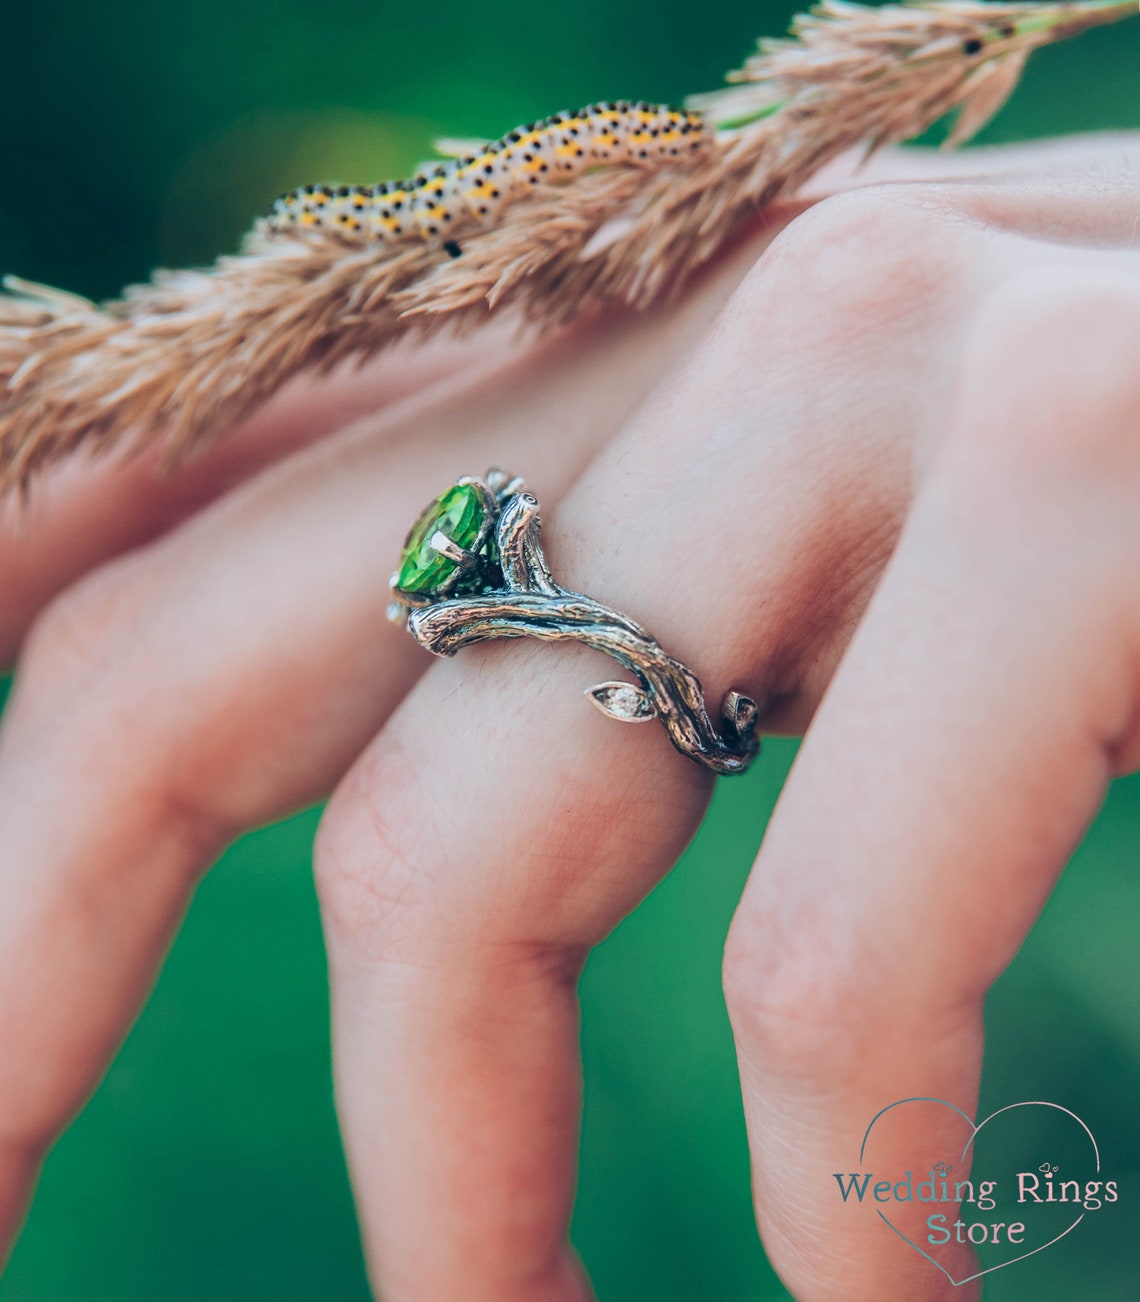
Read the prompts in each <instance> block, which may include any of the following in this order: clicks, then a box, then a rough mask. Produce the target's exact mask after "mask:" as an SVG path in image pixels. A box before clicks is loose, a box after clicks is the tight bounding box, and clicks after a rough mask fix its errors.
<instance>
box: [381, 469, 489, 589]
mask: <svg viewBox="0 0 1140 1302" xmlns="http://www.w3.org/2000/svg"><path fill="white" fill-rule="evenodd" d="M485 515H486V508H485V506H484V504H483V496H482V494H481V493H480V492H479V490H478V489H477V488H476V487H475V485H474V484H456V485H455V486H454V487H453V488H449V489H448V490H447V491H446V492H445V493H440V495H439V496H438V497H437V498H436V499H435V501H434V502H432V504H431V505H430V506H429V507H427V508H426V509H425V510H424V511H423V512H422V513H421V515H420V517H419V519H418V520H417V521H416V522H415V524H414V525H412V529H411V532H410V533H409V534H408V537H407V539H406V541H405V542H404V550H403V551H402V552H401V553H400V572H399V577H398V579H397V581H396V586H397V587H398V588H402V589H403V590H404V591H405V592H432V591H434V589H436V588H438V587H439V586H440V584H441V583H443V582H444V581H445V580H447V579H449V578H450V577H451V575H452V574H453V573H454V572H455V569H456V562H455V561H453V560H450V559H449V558H448V557H446V556H444V555H442V554H441V553H440V552H437V551H436V550H435V548H434V547H432V545H431V537H432V534H434V533H435V532H436V530H439V532H440V533H445V534H446V535H447V536H448V537H449V538H450V539H451V540H452V541H453V542H456V543H458V544H459V546H460V547H468V548H470V547H473V546H474V545H475V543H476V541H477V540H478V538H479V531H480V529H481V528H482V527H483V519H484V516H485Z"/></svg>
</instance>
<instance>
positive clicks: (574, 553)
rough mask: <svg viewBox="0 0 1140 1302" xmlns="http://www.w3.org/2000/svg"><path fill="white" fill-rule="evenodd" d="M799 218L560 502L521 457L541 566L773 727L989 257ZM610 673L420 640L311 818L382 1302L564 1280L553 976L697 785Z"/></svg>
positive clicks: (877, 541)
mask: <svg viewBox="0 0 1140 1302" xmlns="http://www.w3.org/2000/svg"><path fill="white" fill-rule="evenodd" d="M797 226H798V227H799V228H800V229H799V233H798V234H796V230H797ZM797 226H794V227H793V228H791V229H790V230H789V231H788V232H786V233H785V235H784V236H783V237H782V239H781V240H780V241H779V242H778V243H777V244H775V245H773V247H772V248H771V249H770V250H769V253H768V255H767V256H766V258H765V259H764V260H763V261H762V262H761V264H760V265H759V267H757V269H756V270H755V271H754V273H753V274H752V275H751V276H750V277H749V279H748V281H746V282H745V284H744V285H743V286H742V287H741V289H740V291H739V292H738V294H737V295H736V296H735V297H734V299H733V300H732V302H731V303H730V304H729V306H728V307H727V308H726V310H725V312H724V313H723V314H722V316H721V318H720V319H719V321H718V323H717V325H716V326H715V328H714V329H713V330H712V331H711V332H710V333H709V335H708V337H707V338H706V339H705V341H704V343H703V345H702V347H701V348H700V349H699V350H698V351H697V352H696V354H695V356H694V357H693V359H692V361H691V363H690V364H689V365H688V366H686V368H685V369H684V370H683V371H682V372H681V373H680V375H678V376H677V377H676V378H674V379H671V380H670V381H669V382H667V383H666V384H664V385H662V386H661V387H660V391H659V392H658V393H657V394H656V396H655V397H654V399H653V400H652V401H651V402H649V403H648V404H647V405H646V407H645V408H644V409H642V410H641V411H640V412H639V413H638V415H637V417H636V418H635V419H634V421H633V422H631V424H630V426H629V427H628V428H627V429H626V430H625V431H624V432H623V434H622V435H621V437H620V438H618V439H617V440H615V442H614V443H612V444H610V445H608V446H607V448H606V449H605V450H604V452H603V453H601V454H599V456H598V457H597V458H596V459H595V460H594V462H593V463H592V464H591V465H590V467H589V469H588V471H587V472H586V473H585V474H584V475H583V476H582V477H581V479H580V480H579V481H578V482H577V483H576V484H575V486H574V488H573V490H572V491H571V493H570V494H569V495H568V496H567V497H566V499H565V500H564V501H563V502H562V503H561V504H560V505H558V507H557V508H556V509H554V510H549V509H548V508H547V507H546V504H545V496H546V494H545V489H544V486H543V484H542V479H541V476H538V475H531V474H530V472H529V467H528V466H526V465H525V464H524V463H518V464H516V465H515V466H514V467H512V468H514V469H519V470H526V471H527V472H528V478H529V481H530V482H531V483H532V484H534V486H535V488H536V491H538V492H539V494H540V496H541V497H542V498H543V501H544V512H543V519H544V521H545V522H546V526H547V539H548V555H549V556H550V558H551V562H552V568H553V572H554V575H555V578H556V580H557V581H558V582H560V583H562V584H564V585H565V586H568V587H571V588H573V589H575V590H577V591H582V592H585V593H587V594H589V595H591V596H593V597H596V598H597V599H599V600H601V601H604V602H605V603H606V604H608V605H611V606H612V607H614V608H615V609H617V610H619V611H625V612H628V613H629V614H631V615H632V616H633V617H634V618H635V619H637V620H639V621H640V622H643V623H644V624H645V625H646V626H647V627H649V628H650V629H652V630H653V631H654V633H655V635H656V636H657V637H658V638H659V639H660V640H661V642H662V644H663V645H664V646H665V647H666V648H667V649H668V650H669V651H670V653H672V654H674V655H677V656H678V657H680V659H681V660H683V661H684V662H685V663H687V664H689V665H690V666H692V667H693V668H694V669H695V670H696V671H697V672H698V674H699V675H700V677H701V679H702V681H703V682H704V683H705V687H706V696H707V699H708V700H709V701H710V702H712V703H713V709H714V712H715V708H716V707H715V703H716V702H717V701H719V700H720V698H721V697H722V696H723V694H724V692H725V691H726V690H727V689H729V688H731V687H735V688H739V689H740V690H742V691H744V692H746V693H748V694H749V695H752V696H754V697H756V698H757V699H759V700H762V701H764V702H765V704H766V705H767V707H768V711H769V715H770V716H771V717H773V718H775V717H780V718H782V719H783V720H785V721H786V720H787V719H789V718H794V717H795V714H796V712H797V711H799V710H802V709H805V708H807V703H808V702H810V700H811V698H812V695H813V693H815V691H816V690H817V683H818V682H819V681H820V679H821V676H822V675H823V674H824V673H825V672H827V663H828V660H829V659H830V657H831V656H832V655H834V654H837V652H836V651H835V647H836V646H841V645H842V643H843V640H844V639H845V636H846V631H847V629H848V627H849V625H850V623H851V622H852V620H853V618H854V616H855V614H856V613H857V612H858V610H859V609H861V603H862V601H863V599H864V592H865V588H866V586H867V583H868V581H869V576H870V575H873V574H874V573H876V572H877V568H878V566H879V565H881V563H882V560H883V558H884V556H885V554H886V551H887V550H888V549H889V547H890V545H891V542H892V541H893V537H894V529H895V528H896V526H897V521H898V519H899V518H900V517H901V513H902V510H903V507H904V505H905V502H906V500H907V497H908V493H909V481H910V474H911V457H912V452H913V437H914V428H915V427H916V426H919V427H921V426H923V425H925V424H933V423H934V421H935V419H936V418H940V417H941V409H940V408H939V407H938V402H939V400H940V398H941V396H942V395H943V394H944V393H945V392H946V390H947V388H948V385H949V375H948V374H946V373H945V372H946V371H947V370H949V369H950V368H951V367H952V366H953V364H954V354H953V348H952V341H954V340H955V339H956V338H957V335H958V331H959V329H960V318H962V317H963V315H964V314H966V313H967V312H968V311H969V309H970V308H971V306H972V304H973V303H974V302H975V301H976V297H977V295H978V293H979V292H980V290H981V289H982V288H983V287H985V286H988V285H989V284H990V283H992V281H993V279H994V278H995V276H996V275H997V272H998V269H999V268H1000V266H1001V265H1002V262H1001V259H1002V258H1003V257H1005V256H1006V254H1005V253H1004V252H1003V253H999V252H997V250H999V249H1004V247H1005V246H1004V244H1003V240H1004V237H1001V236H998V235H994V234H992V233H990V232H987V231H985V230H983V229H982V228H980V227H979V226H977V225H976V224H974V223H969V222H963V221H961V219H960V216H959V215H958V214H956V213H953V214H952V213H947V214H946V215H945V218H944V219H942V220H939V219H932V218H931V216H930V213H929V208H928V207H927V206H925V205H923V206H921V207H920V208H919V209H914V210H910V211H909V212H908V210H907V208H906V204H905V202H904V201H902V199H901V197H900V196H899V195H897V194H894V193H892V194H891V195H889V196H879V197H872V198H868V197H866V196H864V197H860V198H858V199H854V198H853V197H852V198H848V199H846V200H844V201H842V202H840V203H837V204H832V205H830V206H829V205H823V206H822V207H821V208H820V209H817V210H815V212H813V213H811V214H809V215H808V216H807V217H806V218H802V219H800V222H799V223H797ZM991 246H992V248H993V250H994V257H993V260H992V261H991V260H990V257H989V255H988V252H987V250H990V249H991ZM853 247H858V248H859V249H860V250H861V257H860V260H859V263H858V266H859V269H860V274H859V275H857V276H854V277H851V276H850V272H851V267H850V255H851V250H852V248H853ZM1009 256H1011V257H1012V256H1014V255H1012V254H1010V255H1009ZM841 265H842V266H844V267H845V269H846V272H847V273H848V276H849V279H848V280H847V282H846V283H844V282H843V280H842V279H841V278H840V277H839V275H838V271H839V268H840V266H841ZM864 275H865V279H864V278H863V277H864ZM975 278H976V279H975ZM824 303H826V304H827V308H828V311H827V312H824V311H822V310H821V304H824ZM853 341H855V342H853ZM948 341H951V342H950V343H948ZM901 375H907V377H908V383H907V384H905V385H902V384H895V383H894V382H893V381H894V379H895V378H896V377H899V376H901ZM912 383H913V388H912V387H911V384H912ZM888 392H889V393H890V398H889V401H888V399H887V397H886V396H885V395H886V394H887V393H888ZM500 460H501V459H500ZM726 467H731V468H732V469H733V473H732V474H726ZM611 672H612V670H609V669H607V667H606V666H605V665H604V664H603V665H601V666H599V665H598V664H597V663H596V657H595V656H593V655H592V654H591V653H585V654H584V655H583V654H580V653H579V652H576V651H571V650H567V649H566V648H565V647H556V646H551V645H546V644H543V645H542V646H540V647H538V648H535V647H534V646H533V645H532V644H514V643H512V644H509V645H492V646H488V647H486V648H472V649H470V650H467V651H465V652H463V653H462V654H461V655H459V656H457V657H456V658H455V659H454V660H449V661H444V662H440V663H439V664H437V665H435V666H433V668H432V670H431V672H430V673H429V674H428V675H427V676H425V678H424V679H423V680H422V681H421V682H420V683H419V684H417V686H416V688H415V689H414V690H413V692H412V693H411V694H410V695H409V697H408V698H407V699H406V701H405V702H404V703H403V705H402V706H401V707H400V709H399V711H398V712H397V713H396V715H395V716H394V717H393V718H392V719H391V720H390V722H389V723H388V725H387V726H386V728H385V729H384V731H383V732H382V733H381V735H380V736H379V737H378V738H377V739H376V741H375V742H374V743H373V745H372V746H370V747H369V749H368V751H367V752H366V753H365V755H364V757H362V759H361V761H360V762H359V763H358V764H357V765H356V766H355V767H354V769H353V770H352V772H351V773H350V775H349V776H348V778H346V780H345V782H344V783H343V784H342V785H341V787H340V788H339V789H338V791H337V793H336V795H335V796H334V799H333V801H332V803H331V804H330V806H329V809H328V811H327V812H326V815H325V818H324V820H323V822H322V825H321V832H320V835H319V837H318V846H317V870H318V884H319V890H320V895H321V899H322V904H323V910H324V915H325V920H326V921H325V926H326V933H327V939H328V948H329V956H330V964H331V971H332V980H333V1020H334V1059H335V1067H336V1077H337V1094H338V1102H339V1107H340V1112H341V1116H342V1120H343V1125H344V1131H345V1141H346V1148H347V1152H348V1156H349V1163H350V1168H351V1171H352V1175H353V1180H354V1185H355V1188H356V1192H357V1196H358V1202H359V1206H360V1217H361V1225H362V1231H363V1234H364V1239H365V1243H366V1248H367V1251H368V1255H369V1259H370V1263H371V1269H372V1272H373V1276H374V1278H375V1280H376V1283H377V1287H378V1290H379V1292H380V1293H381V1294H382V1295H383V1296H385V1297H386V1298H391V1299H392V1300H393V1302H400V1300H401V1299H404V1298H409V1299H411V1298H414V1299H417V1300H419V1299H434V1298H446V1297H453V1296H457V1295H459V1294H462V1296H463V1297H464V1298H465V1299H470V1302H480V1300H481V1299H492V1298H493V1299H496V1300H497V1302H504V1300H508V1302H509V1300H511V1299H530V1298H543V1299H545V1300H546V1302H563V1299H567V1300H569V1299H577V1298H579V1297H581V1296H582V1292H583V1289H584V1287H585V1285H584V1284H583V1283H582V1281H581V1279H580V1276H579V1275H578V1273H577V1270H576V1266H575V1264H574V1261H573V1258H572V1257H571V1256H570V1255H569V1251H568V1249H567V1246H566V1240H565V1232H566V1222H567V1217H568V1214H569V1206H570V1201H571V1198H572V1191H573V1184H574V1169H573V1152H574V1146H575V1132H576V1116H577V1100H578V1092H579V1080H578V1064H577V1031H576V1008H575V1001H574V989H573V987H574V978H575V975H576V972H577V969H578V966H579V965H580V963H581V961H582V957H583V954H584V952H585V951H586V950H587V949H588V947H589V946H590V945H592V944H593V943H595V942H596V941H597V940H599V939H600V938H601V937H602V936H604V935H605V934H606V933H607V932H608V931H609V930H610V929H611V928H612V927H613V926H614V925H615V924H616V923H617V921H618V920H619V919H620V918H621V917H622V916H623V915H624V914H625V913H626V912H627V911H628V910H629V909H630V908H632V907H633V905H634V904H635V903H636V902H637V901H638V900H639V899H640V898H641V897H642V896H643V895H644V894H645V892H646V891H647V890H649V889H650V888H651V886H652V885H653V884H654V883H655V882H656V881H657V880H658V879H659V878H660V876H661V875H662V873H663V872H665V871H666V870H667V869H668V868H669V867H670V866H671V864H672V863H673V862H674V860H675V858H676V857H677V855H678V854H679V853H680V851H681V849H682V848H683V847H684V845H685V843H686V841H687V840H688V838H689V836H690V835H691V834H692V831H693V829H694V828H695V827H696V825H697V822H698V821H699V819H700V817H701V815H702V812H703V810H704V807H705V801H706V799H707V795H708V790H709V782H708V775H707V773H705V772H704V771H703V770H701V769H699V768H697V767H696V766H695V765H693V764H692V763H691V762H690V761H688V760H687V759H684V758H682V757H680V756H679V755H677V754H676V753H675V752H673V751H672V750H671V749H670V747H669V746H668V743H667V741H666V740H665V738H664V737H663V736H662V734H661V732H660V730H659V729H658V728H657V727H656V726H655V725H653V726H649V727H646V728H641V729H636V728H622V727H620V726H619V725H618V724H616V723H614V722H613V721H610V720H606V719H604V718H603V717H602V716H601V715H599V714H597V713H595V712H594V711H591V710H590V709H589V708H587V707H586V705H585V702H584V701H583V699H582V690H583V688H584V687H586V686H588V685H589V684H590V683H591V682H595V681H597V680H598V678H602V677H606V676H607V674H609V673H611Z"/></svg>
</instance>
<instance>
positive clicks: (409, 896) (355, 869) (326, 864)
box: [313, 747, 433, 958]
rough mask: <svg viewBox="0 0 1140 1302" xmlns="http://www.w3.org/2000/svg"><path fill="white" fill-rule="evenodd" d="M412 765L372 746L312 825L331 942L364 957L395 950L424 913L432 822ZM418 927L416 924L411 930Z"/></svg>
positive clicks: (317, 874) (315, 870) (317, 873)
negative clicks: (427, 844)
mask: <svg viewBox="0 0 1140 1302" xmlns="http://www.w3.org/2000/svg"><path fill="white" fill-rule="evenodd" d="M415 785H416V784H415V780H414V778H413V777H412V770H411V766H410V765H408V764H407V763H405V762H404V760H403V758H402V757H401V755H400V753H398V752H395V751H393V750H390V749H386V748H384V747H374V748H373V749H372V750H370V751H368V752H366V753H365V755H363V756H362V757H361V758H360V759H359V760H358V761H357V763H356V764H355V765H354V766H353V768H352V769H351V770H350V771H349V773H348V774H347V775H346V776H345V778H344V779H343V780H342V782H341V783H340V785H339V786H338V787H337V789H336V791H335V792H334V793H333V796H332V798H331V799H330V801H329V803H328V805H327V807H326V808H325V811H324V814H323V815H322V817H321V821H320V824H319V826H318V828H317V835H316V839H315V841H314V845H313V873H314V877H315V881H316V888H317V896H318V898H319V900H320V904H321V913H322V916H323V918H324V923H325V928H326V931H327V932H328V935H329V940H330V942H331V943H332V944H333V946H334V947H337V948H339V949H342V950H343V949H347V950H348V951H349V952H357V953H362V954H364V955H366V956H368V957H371V958H376V957H382V956H384V955H386V954H389V953H391V952H392V951H393V950H394V949H396V948H398V946H399V941H400V939H401V938H402V937H403V936H406V935H407V933H408V932H409V930H411V929H412V927H413V925H414V924H415V923H416V920H417V919H418V918H419V917H420V916H421V915H423V914H425V913H427V912H428V911H429V901H428V897H427V894H426V892H425V888H426V887H428V886H429V885H430V880H431V875H430V868H429V867H428V866H427V865H429V864H430V863H431V862H432V861H433V856H432V855H431V854H430V853H428V852H427V848H426V847H425V844H424V843H425V841H426V840H427V838H428V837H429V836H430V823H429V822H428V821H427V820H425V818H424V815H423V812H422V810H421V806H420V802H419V801H417V800H416V798H415V795H416V793H415V790H414V787H415ZM416 929H417V930H418V929H419V928H418V927H417V928H416Z"/></svg>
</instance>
